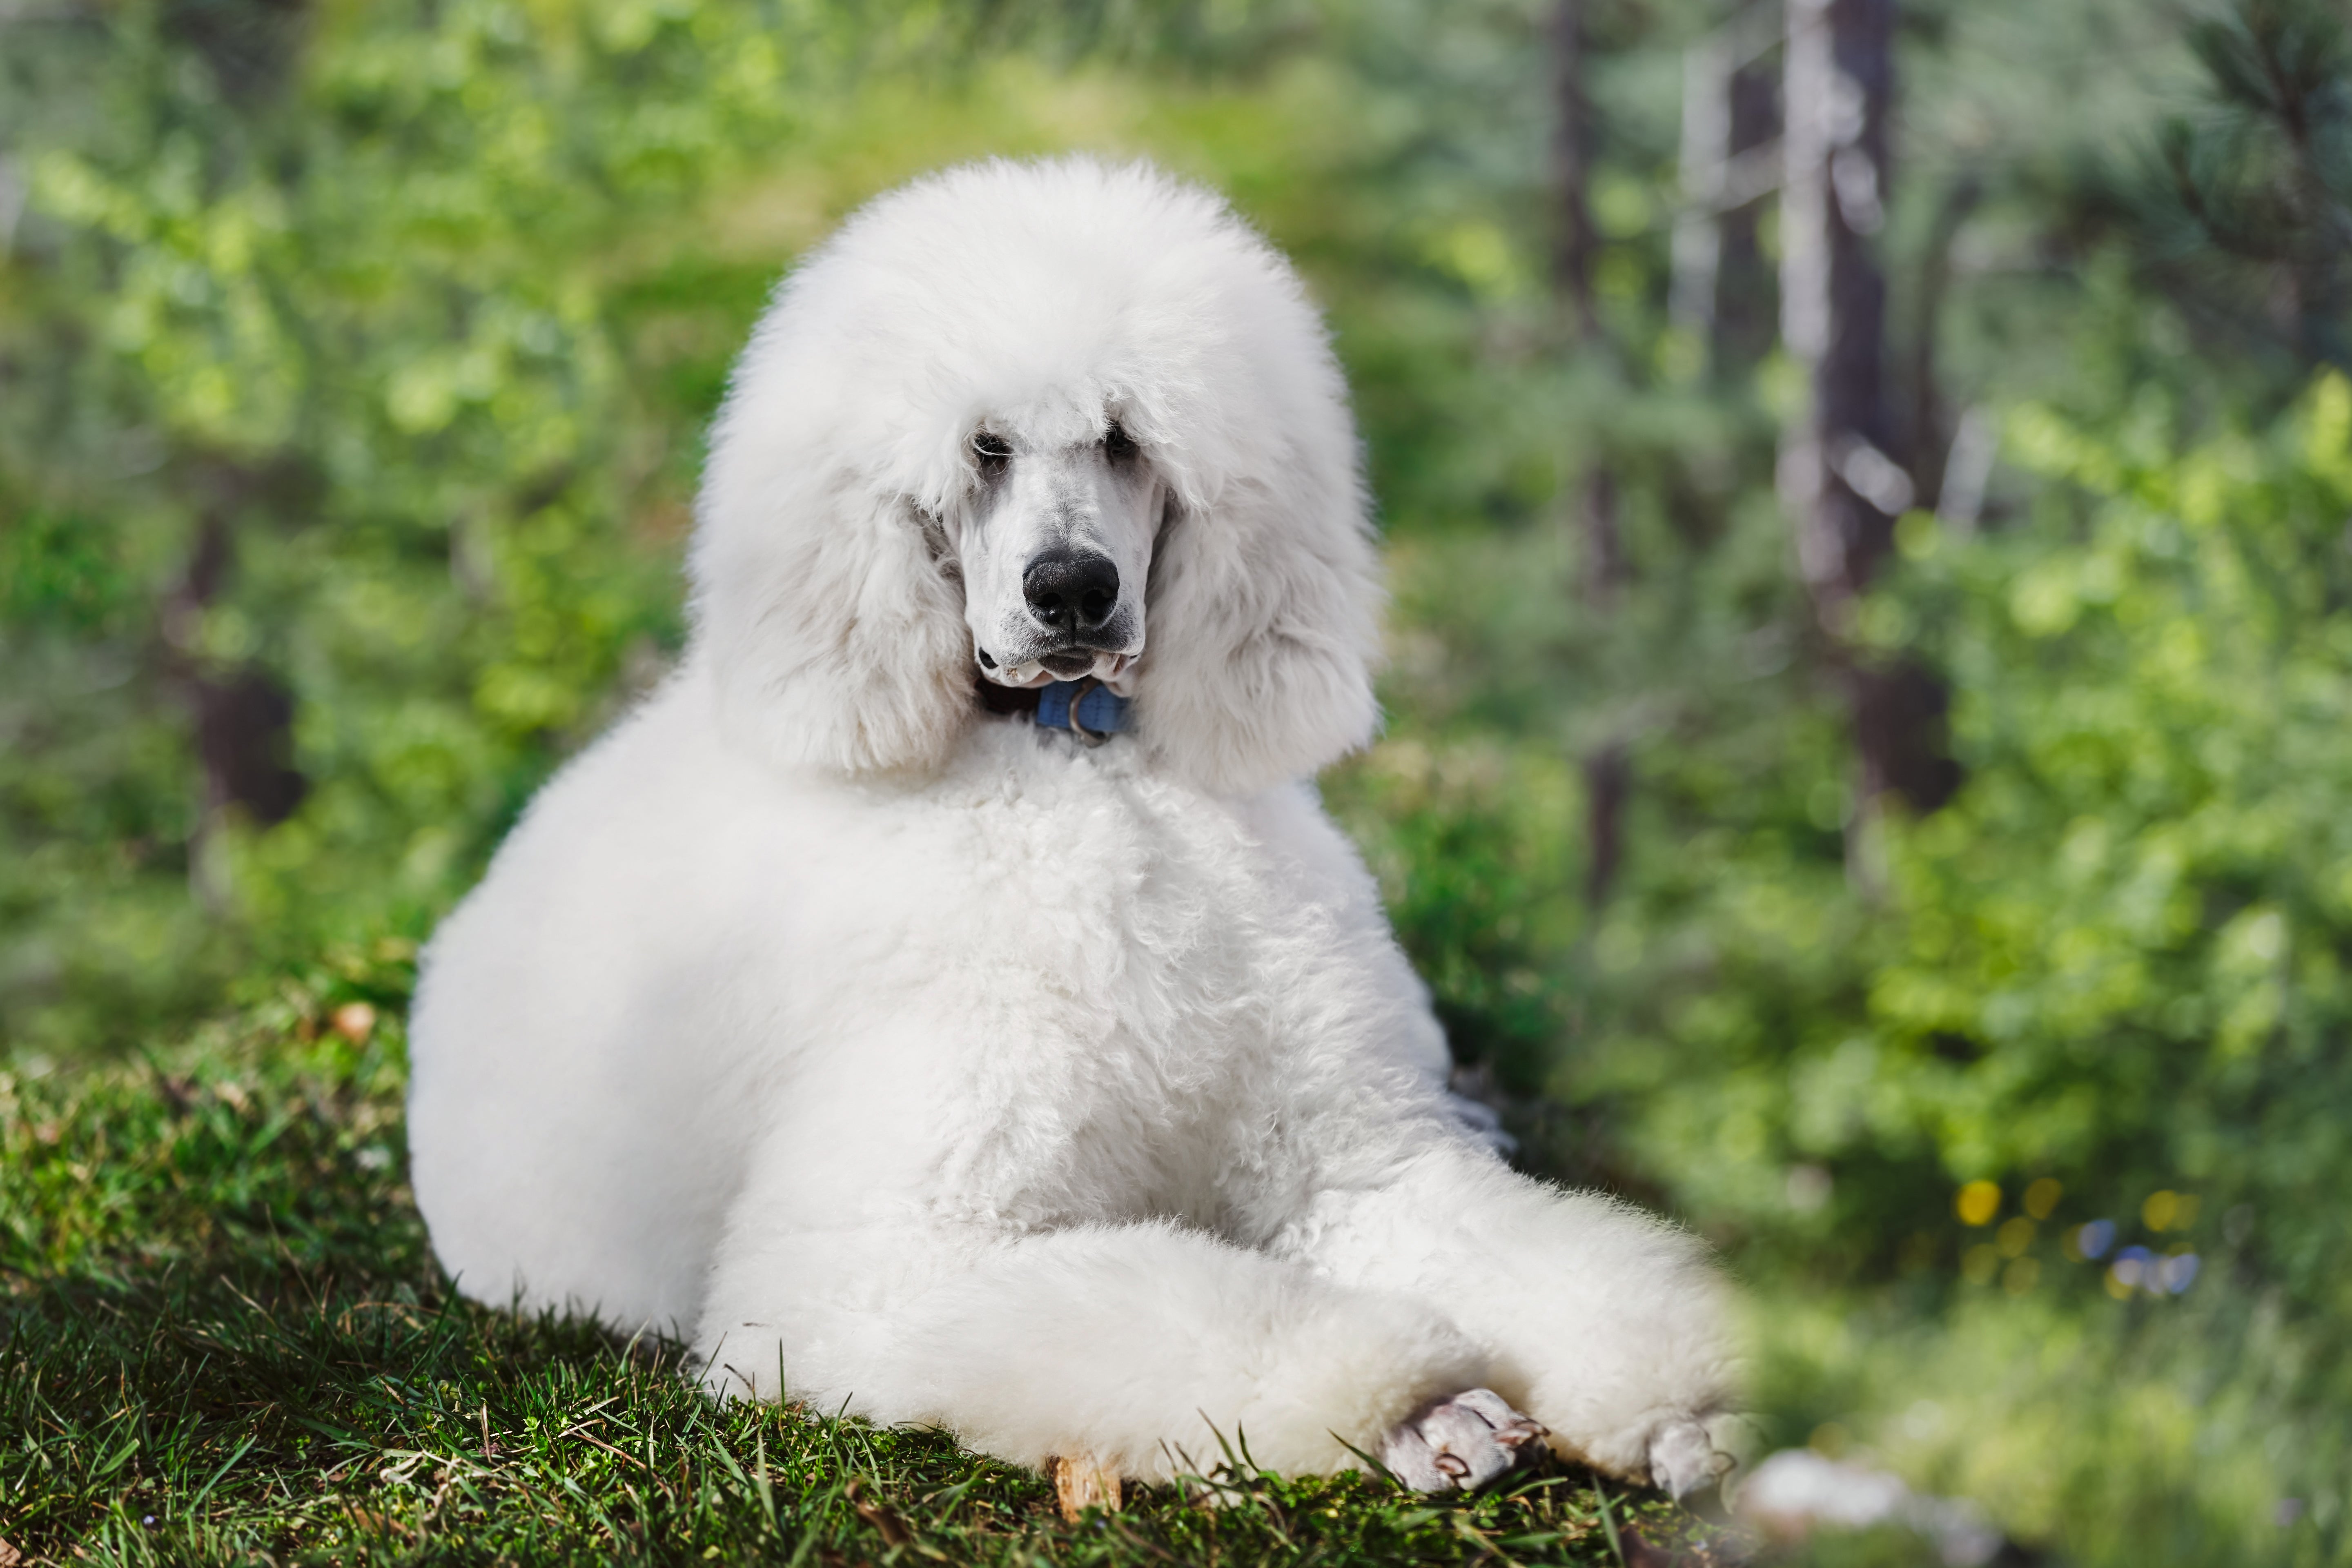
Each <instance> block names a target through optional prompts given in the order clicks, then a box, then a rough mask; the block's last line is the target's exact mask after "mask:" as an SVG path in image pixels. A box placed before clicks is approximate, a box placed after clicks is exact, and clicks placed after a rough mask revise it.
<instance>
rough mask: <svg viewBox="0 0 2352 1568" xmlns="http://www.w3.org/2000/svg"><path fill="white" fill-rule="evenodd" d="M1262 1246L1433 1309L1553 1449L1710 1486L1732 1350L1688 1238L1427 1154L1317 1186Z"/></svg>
mask: <svg viewBox="0 0 2352 1568" xmlns="http://www.w3.org/2000/svg"><path fill="white" fill-rule="evenodd" d="M1276 1251H1277V1252H1282V1253H1286V1254H1288V1255H1291V1256H1297V1257H1299V1258H1304V1259H1311V1260H1312V1261H1313V1262H1315V1263H1316V1264H1318V1266H1320V1267H1321V1268H1325V1269H1327V1270H1328V1271H1329V1274H1330V1276H1331V1277H1332V1278H1333V1279H1336V1280H1337V1281H1339V1282H1340V1283H1342V1284H1346V1285H1349V1286H1353V1287H1356V1288H1358V1289H1372V1290H1381V1291H1394V1292H1398V1293H1400V1294H1404V1295H1408V1296H1412V1297H1413V1298H1415V1299H1418V1300H1422V1301H1424V1302H1426V1303H1428V1304H1429V1305H1430V1306H1432V1307H1433V1308H1435V1309H1437V1310H1441V1311H1443V1312H1444V1314H1445V1315H1446V1317H1447V1318H1448V1319H1450V1320H1451V1321H1454V1322H1455V1323H1457V1324H1459V1325H1460V1326H1461V1327H1462V1329H1463V1330H1464V1331H1466V1332H1467V1333H1468V1334H1469V1335H1470V1336H1471V1338H1473V1339H1474V1340H1475V1341H1477V1342H1479V1344H1480V1345H1481V1347H1482V1348H1483V1349H1485V1350H1486V1352H1488V1353H1489V1355H1490V1356H1491V1357H1492V1358H1493V1364H1494V1371H1495V1378H1496V1381H1495V1384H1494V1386H1495V1387H1496V1389H1497V1390H1498V1391H1499V1392H1500V1393H1501V1394H1503V1395H1504V1396H1505V1397H1506V1398H1507V1399H1508V1400H1509V1401H1510V1402H1511V1404H1512V1405H1517V1407H1518V1408H1520V1409H1523V1410H1525V1411H1527V1412H1528V1414H1530V1415H1533V1416H1534V1417H1535V1418H1536V1419H1537V1420H1538V1421H1539V1422H1541V1423H1542V1424H1543V1425H1544V1426H1546V1427H1548V1428H1549V1430H1550V1432H1551V1434H1552V1439H1553V1442H1554V1444H1555V1446H1556V1447H1559V1448H1560V1449H1562V1450H1563V1451H1565V1452H1568V1453H1570V1454H1572V1455H1573V1456H1575V1457H1578V1458H1583V1459H1585V1460H1586V1461H1588V1462H1590V1463H1591V1464H1594V1465H1597V1466H1599V1467H1601V1468H1603V1469H1607V1470H1611V1471H1613V1472H1615V1473H1617V1474H1620V1475H1625V1476H1630V1477H1633V1478H1635V1479H1648V1480H1651V1481H1653V1482H1654V1483H1655V1484H1656V1485H1658V1486H1660V1487H1663V1488H1664V1489H1667V1490H1669V1491H1672V1492H1674V1493H1675V1494H1676V1495H1678V1496H1679V1495H1683V1494H1686V1493H1689V1492H1692V1491H1695V1490H1697V1489H1701V1488H1703V1487H1704V1486H1706V1484H1708V1483H1709V1482H1711V1481H1712V1480H1713V1479H1715V1476H1716V1473H1717V1466H1718V1465H1719V1464H1720V1463H1721V1462H1722V1461H1720V1460H1719V1459H1718V1458H1717V1455H1716V1451H1715V1447H1714V1444H1713V1443H1712V1441H1711V1440H1710V1438H1709V1436H1708V1430H1707V1426H1708V1423H1709V1421H1710V1420H1711V1419H1712V1418H1713V1417H1715V1416H1717V1415H1721V1414H1724V1413H1725V1412H1726V1411H1727V1410H1728V1409H1729V1408H1730V1406H1731V1405H1732V1401H1733V1398H1734V1389H1735V1379H1736V1372H1737V1367H1736V1358H1735V1356H1734V1354H1733V1352H1732V1349H1731V1345H1730V1340H1729V1334H1728V1328H1727V1317H1728V1310H1727V1300H1726V1299H1725V1298H1726V1291H1725V1289H1724V1287H1723V1285H1722V1283H1721V1281H1720V1280H1719V1279H1718V1278H1717V1275H1716V1273H1715V1270H1714V1268H1713V1267H1712V1266H1711V1265H1710V1263H1709V1262H1708V1260H1707V1258H1706V1254H1705V1249H1704V1248H1703V1247H1702V1246H1701V1244H1700V1243H1699V1242H1698V1241H1697V1240H1696V1238H1695V1237H1691V1236H1690V1235H1688V1234H1687V1233H1685V1232H1684V1231H1681V1230H1679V1229H1677V1228H1675V1226H1671V1225H1668V1224H1666V1223H1665V1222H1664V1221H1663V1220H1660V1219H1657V1218H1655V1217H1654V1216H1653V1215H1647V1214H1644V1213H1643V1212H1642V1211H1640V1210H1638V1209H1635V1208H1633V1206H1631V1205H1627V1204H1623V1203H1620V1202H1618V1201H1616V1200H1614V1199H1612V1198H1608V1197H1605V1196H1602V1195H1601V1194H1595V1193H1574V1192H1564V1191H1561V1190H1560V1189H1559V1188H1556V1187H1552V1186H1549V1185H1548V1184H1544V1183H1540V1182H1537V1181H1533V1180H1531V1179H1529V1178H1528V1177H1526V1176H1522V1175H1520V1174H1518V1173H1516V1172H1513V1171H1511V1170H1510V1169H1509V1168H1508V1167H1507V1166H1505V1165H1504V1164H1503V1163H1501V1162H1500V1161H1499V1160H1496V1159H1494V1158H1492V1157H1491V1156H1489V1155H1487V1154H1486V1152H1483V1151H1479V1150H1473V1149H1468V1148H1462V1147H1455V1146H1439V1147H1436V1148H1433V1149H1429V1150H1425V1151H1424V1152H1421V1153H1419V1154H1417V1155H1415V1156H1413V1157H1412V1158H1410V1159H1409V1160H1407V1161H1406V1162H1404V1163H1402V1165H1401V1166H1400V1167H1399V1169H1398V1170H1397V1171H1396V1172H1395V1173H1394V1174H1393V1176H1392V1177H1391V1179H1390V1180H1388V1181H1386V1182H1383V1183H1382V1184H1379V1185H1377V1186H1370V1187H1363V1188H1356V1189H1352V1190H1333V1191H1328V1192H1326V1193H1324V1194H1320V1195H1319V1196H1318V1198H1316V1199H1315V1200H1314V1202H1313V1203H1312V1204H1311V1205H1309V1207H1308V1209H1307V1213H1306V1214H1305V1215H1304V1216H1303V1217H1302V1219H1301V1220H1300V1221H1299V1222H1298V1223H1297V1225H1295V1226H1292V1227H1291V1229H1290V1230H1289V1231H1288V1232H1287V1233H1286V1235H1285V1236H1284V1237H1282V1238H1281V1239H1280V1240H1279V1241H1278V1242H1277V1244H1276Z"/></svg>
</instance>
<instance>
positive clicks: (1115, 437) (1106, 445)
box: [1103, 419, 1136, 461]
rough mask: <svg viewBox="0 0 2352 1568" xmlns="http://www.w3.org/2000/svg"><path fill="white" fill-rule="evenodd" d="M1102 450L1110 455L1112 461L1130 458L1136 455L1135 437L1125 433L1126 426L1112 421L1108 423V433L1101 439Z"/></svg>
mask: <svg viewBox="0 0 2352 1568" xmlns="http://www.w3.org/2000/svg"><path fill="white" fill-rule="evenodd" d="M1103 450H1104V451H1105V452H1108V454H1110V457H1111V458H1112V460H1114V461H1116V460H1118V458H1132V457H1134V456H1135V453H1136V446H1135V437H1132V436H1130V435H1129V434H1128V433H1127V426H1124V425H1121V424H1120V423H1119V422H1118V420H1116V419H1114V420H1112V421H1111V422H1110V431H1109V433H1108V435H1106V436H1104V437H1103Z"/></svg>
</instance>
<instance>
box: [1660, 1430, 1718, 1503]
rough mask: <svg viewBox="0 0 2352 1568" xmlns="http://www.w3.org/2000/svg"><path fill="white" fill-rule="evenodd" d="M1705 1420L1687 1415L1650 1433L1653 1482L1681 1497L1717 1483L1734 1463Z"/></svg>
mask: <svg viewBox="0 0 2352 1568" xmlns="http://www.w3.org/2000/svg"><path fill="white" fill-rule="evenodd" d="M1730 1459H1731V1456H1729V1455H1728V1454H1724V1453H1720V1452H1718V1451H1717V1448H1716V1446H1715V1440H1714V1439H1713V1438H1712V1437H1710V1436H1707V1431H1706V1426H1705V1425H1703V1424H1702V1423H1700V1422H1698V1421H1696V1420H1693V1419H1691V1418H1690V1417H1688V1416H1685V1417H1683V1418H1681V1419H1678V1420H1673V1421H1669V1422H1667V1423H1666V1424H1665V1425H1664V1426H1660V1427H1659V1428H1658V1429H1657V1431H1655V1432H1654V1433H1652V1434H1651V1436H1650V1484H1651V1485H1652V1486H1654V1487H1656V1488H1657V1489H1659V1490H1661V1491H1663V1492H1665V1493H1666V1494H1667V1495H1669V1496H1671V1497H1673V1498H1674V1499H1675V1500H1677V1501H1679V1500H1682V1499H1684V1498H1687V1497H1689V1496H1690V1495H1691V1494H1692V1493H1694V1492H1698V1491H1704V1490H1705V1489H1706V1488H1708V1487H1711V1486H1713V1485H1714V1484H1715V1483H1716V1482H1717V1480H1718V1479H1721V1478H1722V1476H1723V1473H1724V1471H1725V1470H1726V1469H1727V1468H1729V1466H1730Z"/></svg>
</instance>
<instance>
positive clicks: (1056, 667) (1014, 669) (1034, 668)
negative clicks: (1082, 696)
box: [979, 644, 1142, 692]
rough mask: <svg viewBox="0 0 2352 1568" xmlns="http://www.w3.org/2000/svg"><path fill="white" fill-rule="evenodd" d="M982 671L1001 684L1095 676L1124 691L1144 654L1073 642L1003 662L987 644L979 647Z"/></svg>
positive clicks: (1026, 684)
mask: <svg viewBox="0 0 2352 1568" xmlns="http://www.w3.org/2000/svg"><path fill="white" fill-rule="evenodd" d="M979 653H980V668H981V673H982V674H983V675H984V676H986V677H987V678H988V679H990V680H992V681H994V682H995V683H996V684H997V685H999V686H1010V687H1014V688H1023V687H1031V686H1043V685H1045V684H1046V683H1047V682H1048V681H1055V680H1078V679H1084V678H1085V677H1087V676H1089V675H1091V676H1093V677H1094V678H1095V679H1097V680H1099V681H1101V682H1102V683H1103V684H1104V685H1106V686H1108V687H1110V688H1111V689H1114V690H1119V691H1122V692H1123V691H1124V686H1125V682H1126V679H1127V677H1128V675H1129V673H1130V672H1131V671H1133V669H1134V668H1135V663H1136V660H1137V659H1138V658H1141V657H1142V656H1141V655H1140V654H1134V653H1115V652H1113V651H1111V650H1110V649H1108V648H1092V647H1079V646H1077V645H1076V644H1069V645H1066V646H1065V647H1057V648H1051V649H1048V650H1046V651H1045V652H1043V653H1037V654H1032V655H1031V656H1030V657H1029V658H1025V659H1024V660H1022V661H1021V662H1020V663H1018V664H1007V665H1000V664H998V663H997V661H996V659H995V658H993V657H992V655H991V654H990V653H989V651H988V650H987V649H986V648H982V649H980V650H979Z"/></svg>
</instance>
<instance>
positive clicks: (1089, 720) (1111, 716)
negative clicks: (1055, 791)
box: [1037, 675, 1134, 745]
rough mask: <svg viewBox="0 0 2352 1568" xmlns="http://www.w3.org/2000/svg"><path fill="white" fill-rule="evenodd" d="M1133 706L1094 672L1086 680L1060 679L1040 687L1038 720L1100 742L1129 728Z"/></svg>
mask: <svg viewBox="0 0 2352 1568" xmlns="http://www.w3.org/2000/svg"><path fill="white" fill-rule="evenodd" d="M1133 706H1134V704H1133V703H1132V702H1131V701H1130V700H1129V699H1127V698H1124V697H1121V696H1120V695H1119V694H1118V692H1116V691H1113V690H1112V689H1110V688H1109V687H1108V686H1105V685H1103V684H1102V683H1101V682H1100V681H1098V680H1097V679H1095V678H1094V677H1093V676H1091V675H1089V676H1087V678H1086V679H1083V680H1056V681H1055V682H1054V683H1053V684H1051V685H1049V686H1045V687H1041V688H1039V689H1038V692H1037V723H1038V726H1039V727H1040V728H1041V729H1046V730H1067V731H1069V732H1070V733H1072V734H1073V735H1076V736H1077V737H1078V738H1079V739H1081V740H1083V741H1085V742H1087V744H1088V745H1100V744H1101V743H1102V742H1105V741H1108V740H1109V739H1110V738H1111V737H1112V736H1113V735H1116V734H1118V733H1119V732H1120V731H1123V730H1125V729H1126V728H1127V710H1129V708H1131V707H1133Z"/></svg>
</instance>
